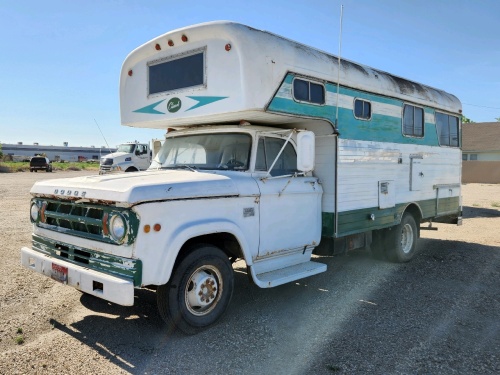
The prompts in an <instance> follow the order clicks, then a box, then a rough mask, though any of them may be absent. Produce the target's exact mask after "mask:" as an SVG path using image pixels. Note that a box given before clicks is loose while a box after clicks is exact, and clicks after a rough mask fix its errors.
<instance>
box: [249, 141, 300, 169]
mask: <svg viewBox="0 0 500 375" xmlns="http://www.w3.org/2000/svg"><path fill="white" fill-rule="evenodd" d="M284 143H285V140H284V139H281V138H272V137H261V138H260V139H259V144H258V146H257V160H256V162H255V170H256V171H268V170H269V168H271V166H272V165H273V163H274V160H275V159H276V156H278V154H279V152H280V150H281V148H282V147H283V144H284ZM295 172H297V153H296V152H295V149H294V148H293V146H292V145H291V144H290V143H288V144H287V145H286V146H285V149H284V150H283V152H282V153H281V155H280V157H279V158H278V160H277V161H276V163H275V164H274V167H273V170H272V171H271V176H282V175H288V174H293V173H295Z"/></svg>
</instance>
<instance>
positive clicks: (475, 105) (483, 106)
mask: <svg viewBox="0 0 500 375" xmlns="http://www.w3.org/2000/svg"><path fill="white" fill-rule="evenodd" d="M462 104H465V105H471V106H473V107H481V108H490V109H500V108H498V107H487V106H485V105H477V104H469V103H462Z"/></svg>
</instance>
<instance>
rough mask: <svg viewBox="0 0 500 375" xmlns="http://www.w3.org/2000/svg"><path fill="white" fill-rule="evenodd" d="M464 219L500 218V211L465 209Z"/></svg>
mask: <svg viewBox="0 0 500 375" xmlns="http://www.w3.org/2000/svg"><path fill="white" fill-rule="evenodd" d="M463 217H464V218H477V217H500V210H495V209H492V208H483V207H470V206H464V207H463Z"/></svg>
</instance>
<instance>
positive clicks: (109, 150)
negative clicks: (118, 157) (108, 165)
mask: <svg viewBox="0 0 500 375" xmlns="http://www.w3.org/2000/svg"><path fill="white" fill-rule="evenodd" d="M94 122H95V124H96V125H97V129H99V132H100V133H101V135H102V137H103V138H104V142H106V146H108V152H109V153H110V154H111V149H110V148H109V145H108V141H106V137H105V136H104V134H102V131H101V127H100V126H99V124H98V123H97V121H96V120H95V119H94Z"/></svg>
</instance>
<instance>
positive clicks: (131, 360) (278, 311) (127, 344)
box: [0, 172, 500, 374]
mask: <svg viewBox="0 0 500 375" xmlns="http://www.w3.org/2000/svg"><path fill="white" fill-rule="evenodd" d="M84 174H89V172H56V173H52V174H50V173H36V174H35V173H13V174H0V228H2V231H1V232H0V254H1V258H2V260H3V261H2V263H1V265H0V271H1V272H0V278H1V282H0V291H1V293H0V353H1V354H0V374H53V373H59V374H79V373H85V374H127V373H131V374H192V373H195V372H196V373H198V374H329V373H331V374H352V373H358V374H366V373H375V374H377V373H380V374H408V373H410V374H455V373H456V374H469V373H477V374H489V373H500V354H499V353H500V330H499V327H500V278H499V276H500V275H499V273H500V233H499V231H500V211H499V207H500V185H482V184H468V185H464V186H463V204H464V217H465V219H464V224H463V226H461V227H457V226H453V225H441V224H437V225H435V226H436V227H438V229H439V230H438V231H422V239H421V240H420V253H419V255H418V256H417V257H416V258H415V259H414V260H413V261H412V262H410V263H408V264H391V263H385V262H382V261H376V260H373V259H372V258H371V257H370V254H369V253H368V252H366V251H358V252H351V253H349V254H348V255H345V256H341V257H334V258H329V257H325V258H321V259H320V261H323V262H325V263H326V264H327V265H328V271H327V272H325V273H323V274H321V275H317V276H315V277H311V278H308V279H304V280H301V281H299V282H297V283H291V284H287V285H283V286H280V287H277V288H273V289H259V288H257V287H256V286H254V285H252V284H250V283H249V281H248V278H247V275H246V273H245V269H244V267H243V264H242V263H236V264H235V271H236V280H235V293H234V296H233V301H232V303H231V305H230V307H229V309H228V313H227V315H226V316H225V317H224V319H223V320H222V321H221V322H220V323H219V324H218V325H216V326H214V327H212V328H210V329H209V330H207V331H204V332H202V333H201V334H198V335H196V336H185V335H183V334H181V333H179V332H169V331H168V330H167V328H166V327H165V326H164V325H163V324H162V321H161V319H160V317H159V315H158V313H157V310H156V300H155V293H154V292H152V291H149V290H138V291H137V293H136V303H135V305H134V306H133V307H121V306H118V305H114V304H111V303H108V302H106V301H103V300H99V299H96V298H93V297H89V296H86V295H82V294H81V293H79V292H78V291H76V290H74V289H72V288H68V287H65V286H63V285H60V284H57V283H55V282H53V281H52V280H50V279H47V278H45V277H42V276H39V275H37V274H35V273H33V272H30V271H28V270H25V269H23V268H22V267H21V266H20V264H19V262H20V248H21V247H22V246H29V245H30V237H31V226H30V223H29V217H28V215H29V198H30V196H29V189H30V188H31V186H32V185H33V183H34V181H35V180H37V179H47V178H56V177H57V178H60V177H70V176H77V175H84Z"/></svg>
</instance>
